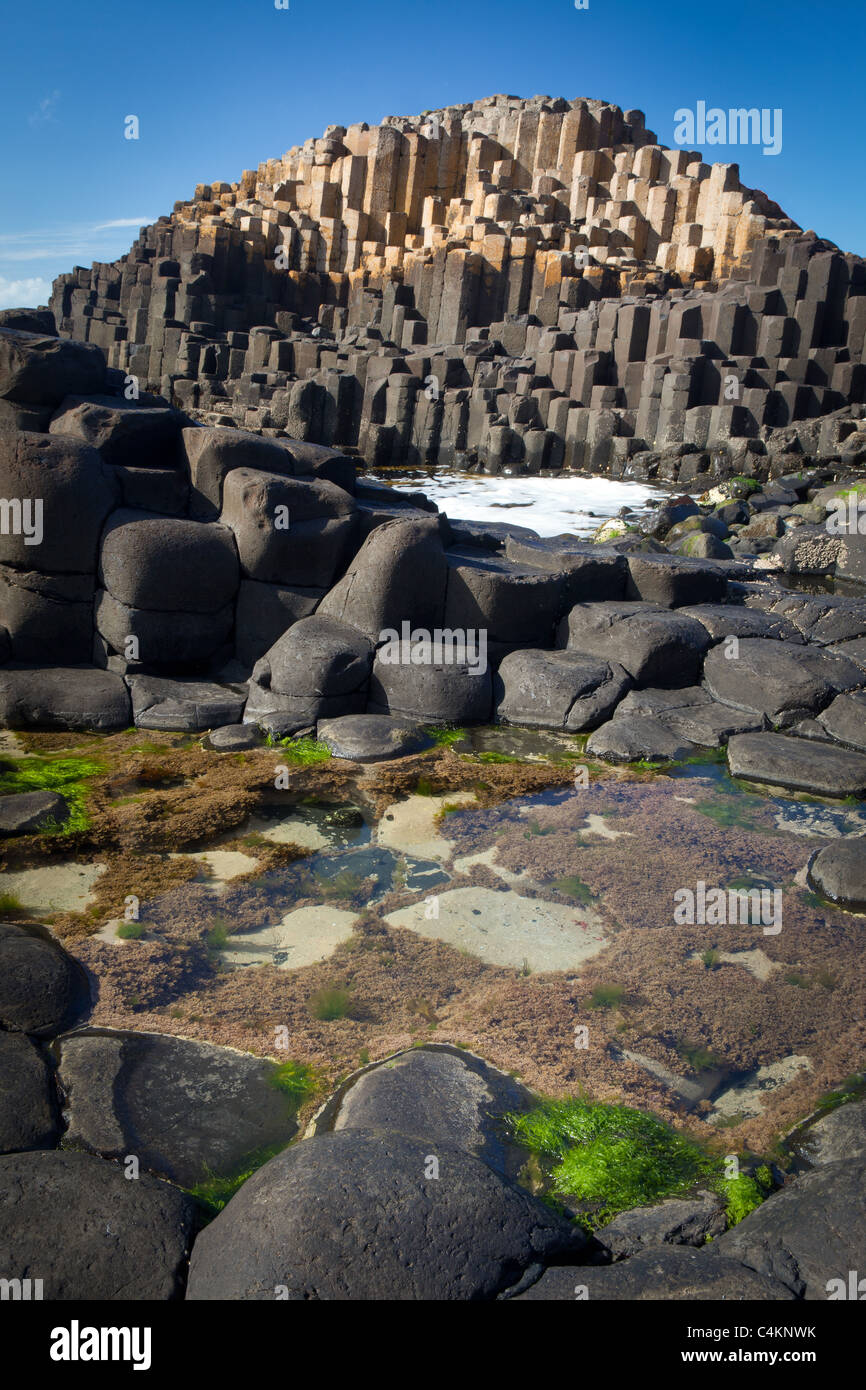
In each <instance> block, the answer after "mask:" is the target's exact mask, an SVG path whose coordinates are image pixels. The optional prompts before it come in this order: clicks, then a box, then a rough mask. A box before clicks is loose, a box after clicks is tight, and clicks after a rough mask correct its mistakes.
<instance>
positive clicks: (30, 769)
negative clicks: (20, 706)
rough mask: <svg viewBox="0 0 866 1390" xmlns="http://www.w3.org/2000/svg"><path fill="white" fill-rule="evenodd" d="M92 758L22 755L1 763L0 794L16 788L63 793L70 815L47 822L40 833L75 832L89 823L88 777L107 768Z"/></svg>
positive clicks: (15, 790)
mask: <svg viewBox="0 0 866 1390" xmlns="http://www.w3.org/2000/svg"><path fill="white" fill-rule="evenodd" d="M105 770H106V769H105V766H104V765H103V764H102V763H98V762H94V761H93V760H92V759H90V758H20V759H16V760H15V761H14V762H13V761H6V762H4V763H3V764H2V765H0V796H6V795H13V794H15V793H16V792H35V791H50V792H56V793H57V794H58V795H59V796H62V797H63V798H64V799H65V801H66V803H67V805H68V806H69V817H68V819H67V820H65V821H64V822H62V823H58V822H56V821H51V822H48V823H46V825H45V826H44V827H43V829H42V830H41V831H39V832H38V833H39V834H42V835H49V836H55V835H75V834H77V833H78V832H79V831H82V830H86V829H87V828H88V826H89V825H90V817H89V815H88V814H87V799H88V795H89V792H90V787H89V780H90V778H92V777H98V776H99V774H100V773H102V772H105Z"/></svg>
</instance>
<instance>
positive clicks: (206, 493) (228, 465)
mask: <svg viewBox="0 0 866 1390" xmlns="http://www.w3.org/2000/svg"><path fill="white" fill-rule="evenodd" d="M182 451H183V456H184V458H185V461H186V467H187V470H188V473H189V481H190V514H191V515H192V516H194V517H197V518H199V519H200V520H202V521H213V520H215V519H216V517H217V516H218V515H219V512H220V508H221V507H222V493H223V483H224V481H225V477H226V474H227V473H230V472H231V470H232V469H233V468H261V469H264V470H265V471H266V472H268V473H285V474H293V473H294V472H295V462H294V459H293V458H292V456H291V454H290V453H289V452H288V451H287V450H286V449H285V448H284V447H283V445H282V444H279V443H277V441H276V440H275V439H263V438H262V437H261V435H258V434H250V433H248V432H247V431H246V430H228V429H211V428H208V427H206V426H196V427H193V428H188V429H185V430H184V431H183V434H182Z"/></svg>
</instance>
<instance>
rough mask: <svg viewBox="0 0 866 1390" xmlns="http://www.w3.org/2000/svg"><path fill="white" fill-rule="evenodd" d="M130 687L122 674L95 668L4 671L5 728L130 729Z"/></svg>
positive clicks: (1, 706) (1, 721)
mask: <svg viewBox="0 0 866 1390" xmlns="http://www.w3.org/2000/svg"><path fill="white" fill-rule="evenodd" d="M130 723H131V708H130V701H129V691H128V690H127V688H126V686H125V685H124V683H123V678H122V676H118V675H115V673H114V672H112V671H98V670H96V669H95V668H94V667H82V666H57V667H51V668H49V669H44V670H39V669H36V670H32V669H26V670H25V669H21V670H18V669H13V668H11V667H6V668H5V669H3V670H0V727H2V728H5V729H99V730H109V729H127V728H128V727H129V725H130Z"/></svg>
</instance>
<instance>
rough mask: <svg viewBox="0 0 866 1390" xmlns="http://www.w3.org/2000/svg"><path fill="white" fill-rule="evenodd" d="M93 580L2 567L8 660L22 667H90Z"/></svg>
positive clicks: (0, 601) (0, 593)
mask: <svg viewBox="0 0 866 1390" xmlns="http://www.w3.org/2000/svg"><path fill="white" fill-rule="evenodd" d="M93 592H94V579H93V577H92V575H89V574H42V573H40V572H39V571H38V570H25V569H17V568H15V567H14V566H12V565H0V613H2V616H3V622H4V623H5V625H6V628H7V630H8V635H9V655H10V656H11V658H12V660H13V661H15V662H18V663H20V664H21V665H24V666H31V665H33V666H35V665H41V664H45V665H51V666H56V665H63V666H71V665H74V664H76V663H78V662H85V661H86V662H89V661H90V659H91V657H92V654H93Z"/></svg>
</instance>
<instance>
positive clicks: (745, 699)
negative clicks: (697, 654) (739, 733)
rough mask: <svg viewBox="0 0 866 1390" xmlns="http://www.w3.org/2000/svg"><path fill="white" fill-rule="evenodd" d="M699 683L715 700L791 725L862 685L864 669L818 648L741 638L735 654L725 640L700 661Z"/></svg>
mask: <svg viewBox="0 0 866 1390" xmlns="http://www.w3.org/2000/svg"><path fill="white" fill-rule="evenodd" d="M704 682H705V684H706V687H707V689H708V690H709V692H710V694H711V695H713V696H714V697H715V698H716V699H717V700H722V701H723V702H724V703H725V704H728V705H733V706H734V708H735V709H745V710H750V711H752V712H753V713H755V714H760V715H763V716H764V717H765V718H766V719H768V720H769V721H770V723H772V724H785V725H790V724H794V723H796V722H797V721H798V720H800V719H804V718H806V717H807V716H808V715H810V714H812V713H814V712H815V711H816V710H820V709H823V708H824V706H825V705H827V704H828V703H829V702H830V701H831V700H832V699H833V698H834V696H836V695H838V694H839V692H840V691H842V690H847V689H850V688H853V687H855V686H858V685H861V684H862V682H863V672H862V671H861V670H860V668H859V667H858V666H855V664H854V662H853V661H848V660H846V658H845V657H842V656H832V655H830V653H828V652H825V651H823V650H822V649H821V648H819V647H813V646H799V645H797V643H795V642H780V641H777V640H773V639H771V638H763V637H744V638H743V639H742V640H741V641H739V644H738V648H737V652H736V655H735V656H734V655H732V654H728V652H727V650H726V646H725V644H724V643H722V644H721V645H720V646H717V647H714V648H713V650H712V651H711V652H710V653H709V655H708V656H707V659H706V661H705V662H704Z"/></svg>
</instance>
